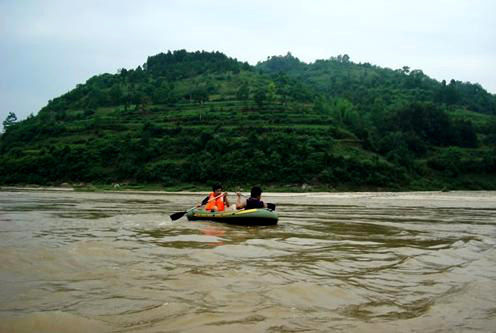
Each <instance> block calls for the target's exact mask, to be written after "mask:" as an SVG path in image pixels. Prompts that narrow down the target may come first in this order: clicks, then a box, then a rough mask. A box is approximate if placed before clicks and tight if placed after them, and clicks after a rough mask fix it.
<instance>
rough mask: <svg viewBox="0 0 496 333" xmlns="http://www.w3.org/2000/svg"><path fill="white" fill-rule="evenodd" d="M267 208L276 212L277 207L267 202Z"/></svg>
mask: <svg viewBox="0 0 496 333" xmlns="http://www.w3.org/2000/svg"><path fill="white" fill-rule="evenodd" d="M267 208H268V209H270V210H276V205H275V204H273V203H269V202H267Z"/></svg>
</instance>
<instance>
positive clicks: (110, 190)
mask: <svg viewBox="0 0 496 333" xmlns="http://www.w3.org/2000/svg"><path fill="white" fill-rule="evenodd" d="M9 191H39V192H51V191H53V192H97V193H98V192H102V193H121V194H154V195H161V194H162V195H196V194H201V195H203V194H208V193H209V192H210V191H208V190H202V189H198V190H176V191H174V190H167V189H163V190H156V189H147V188H143V189H137V188H126V187H117V188H114V187H111V186H97V187H95V186H84V187H79V186H76V187H73V186H67V185H65V186H39V185H26V186H0V192H9ZM227 192H228V193H229V194H231V195H234V194H235V193H236V192H237V191H227ZM240 192H241V193H243V194H244V195H249V191H247V190H244V189H241V191H240ZM449 192H451V193H453V192H492V191H486V190H454V191H447V190H411V191H409V190H395V191H392V190H390V189H381V190H370V189H368V190H355V191H353V190H343V191H315V190H310V191H302V190H298V191H295V189H294V188H292V191H291V190H290V191H271V190H270V189H269V190H267V191H264V194H265V195H270V196H281V197H288V196H311V197H313V196H321V195H342V194H348V195H350V194H354V195H370V194H374V193H376V194H378V193H398V194H399V193H412V194H413V193H426V194H428V193H433V194H434V193H449Z"/></svg>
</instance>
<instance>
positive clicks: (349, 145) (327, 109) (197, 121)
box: [0, 50, 496, 190]
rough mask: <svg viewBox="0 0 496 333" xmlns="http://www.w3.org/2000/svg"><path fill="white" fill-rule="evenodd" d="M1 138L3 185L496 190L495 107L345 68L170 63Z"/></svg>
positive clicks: (147, 67) (109, 81) (379, 72)
mask: <svg viewBox="0 0 496 333" xmlns="http://www.w3.org/2000/svg"><path fill="white" fill-rule="evenodd" d="M5 127H6V128H5V133H4V134H3V135H2V136H1V137H0V184H26V183H30V184H58V183H62V182H72V183H79V182H84V183H102V184H105V183H107V184H108V183H130V184H133V183H145V184H160V185H162V186H164V187H166V188H188V187H193V188H198V187H207V186H208V184H210V183H211V182H213V181H221V182H223V183H224V184H226V185H228V186H229V185H230V186H237V185H241V186H249V185H251V184H255V183H257V184H262V185H264V186H272V187H278V188H288V187H292V188H299V187H301V186H302V185H303V184H307V185H308V186H311V187H312V188H313V189H319V190H330V189H331V190H332V189H379V188H380V189H442V188H446V189H496V177H495V175H496V160H495V156H496V96H494V95H491V94H489V93H488V92H486V91H485V90H484V89H483V88H482V87H481V86H480V85H478V84H470V83H462V82H458V81H454V80H452V81H451V82H450V83H449V84H446V83H445V82H437V81H436V80H433V79H431V78H429V77H428V76H426V75H425V74H423V73H422V72H421V71H420V70H412V71H410V70H409V69H408V68H403V69H401V70H391V69H386V68H380V67H377V66H372V65H370V64H355V63H353V62H352V61H350V59H349V57H348V56H338V57H336V58H331V59H328V60H318V61H316V62H314V63H311V64H306V63H303V62H301V61H299V60H298V59H297V58H295V57H293V56H292V55H291V54H288V55H286V56H281V57H270V58H269V59H268V60H267V61H265V62H261V63H259V64H257V65H256V66H250V65H249V64H247V63H243V62H240V61H237V60H236V59H232V58H229V57H227V56H226V55H224V54H222V53H219V52H212V53H210V52H186V51H184V50H179V51H174V52H168V53H161V54H158V55H155V56H152V57H149V58H148V59H147V61H146V63H145V64H143V66H138V67H137V68H136V69H129V70H128V69H121V70H119V71H118V73H116V74H102V75H97V76H94V77H92V78H90V79H89V80H88V81H86V83H84V84H79V85H78V86H77V87H76V88H75V89H73V90H71V91H69V92H68V93H66V94H64V95H62V96H60V97H57V98H55V99H53V100H51V101H49V102H48V104H47V106H46V107H44V108H43V109H42V110H40V112H39V113H38V114H37V115H36V116H32V117H29V118H28V119H26V120H24V121H21V122H14V121H6V122H5ZM305 187H306V185H305Z"/></svg>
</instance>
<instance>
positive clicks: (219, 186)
mask: <svg viewBox="0 0 496 333" xmlns="http://www.w3.org/2000/svg"><path fill="white" fill-rule="evenodd" d="M218 188H220V189H221V190H222V184H221V183H217V184H214V185H213V186H212V191H213V192H215V190H216V189H218Z"/></svg>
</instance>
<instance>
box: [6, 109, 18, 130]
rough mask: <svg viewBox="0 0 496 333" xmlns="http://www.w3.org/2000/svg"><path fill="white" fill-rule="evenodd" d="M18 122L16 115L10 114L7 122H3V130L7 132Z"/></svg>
mask: <svg viewBox="0 0 496 333" xmlns="http://www.w3.org/2000/svg"><path fill="white" fill-rule="evenodd" d="M16 122H17V116H16V115H15V113H14V112H9V115H8V116H7V118H5V120H4V121H3V129H4V131H6V130H7V128H9V127H10V126H12V125H14V124H15V123H16Z"/></svg>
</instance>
